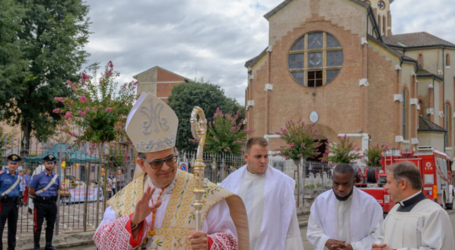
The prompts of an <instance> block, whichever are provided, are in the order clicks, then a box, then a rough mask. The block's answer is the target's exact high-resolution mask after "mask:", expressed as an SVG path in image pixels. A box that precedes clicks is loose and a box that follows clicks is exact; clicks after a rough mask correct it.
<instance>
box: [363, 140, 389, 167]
mask: <svg viewBox="0 0 455 250" xmlns="http://www.w3.org/2000/svg"><path fill="white" fill-rule="evenodd" d="M388 150H389V148H388V147H387V145H385V144H381V145H379V144H376V146H373V147H370V148H368V150H366V151H365V156H366V157H367V165H368V166H370V167H378V166H381V162H380V160H381V157H382V152H383V151H388Z"/></svg>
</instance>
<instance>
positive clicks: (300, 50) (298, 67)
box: [288, 32, 343, 87]
mask: <svg viewBox="0 0 455 250" xmlns="http://www.w3.org/2000/svg"><path fill="white" fill-rule="evenodd" d="M342 65H343V48H342V47H341V44H340V42H338V40H337V39H336V38H335V37H334V36H332V35H331V34H329V33H327V32H312V33H307V34H305V35H303V36H302V37H300V38H299V39H298V40H297V41H296V42H295V43H294V44H293V45H292V47H291V50H290V51H289V56H288V69H289V72H290V73H291V75H292V77H293V78H294V80H295V81H296V82H297V83H299V84H301V85H303V86H305V87H321V86H324V85H326V84H329V83H330V82H332V81H333V79H335V77H336V76H337V75H338V73H340V70H341V67H342Z"/></svg>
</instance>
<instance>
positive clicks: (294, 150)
mask: <svg viewBox="0 0 455 250" xmlns="http://www.w3.org/2000/svg"><path fill="white" fill-rule="evenodd" d="M316 132H317V131H316V129H315V128H314V126H313V125H305V123H304V122H303V121H302V119H301V118H300V119H299V120H298V121H297V122H294V121H292V120H289V121H288V122H287V123H286V125H285V127H284V128H281V131H279V132H275V133H276V134H277V135H279V136H280V137H281V139H283V140H284V141H285V142H286V144H287V145H286V146H282V147H280V148H279V149H277V151H279V155H281V156H283V157H285V158H286V159H293V160H298V159H301V158H304V159H307V158H311V157H315V156H317V155H318V147H319V146H320V145H321V142H320V141H319V140H317V139H316Z"/></svg>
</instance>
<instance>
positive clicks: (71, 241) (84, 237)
mask: <svg viewBox="0 0 455 250" xmlns="http://www.w3.org/2000/svg"><path fill="white" fill-rule="evenodd" d="M94 233H95V231H93V230H92V231H89V232H72V233H62V234H60V235H54V239H53V246H54V247H56V248H57V249H68V250H69V249H71V250H76V249H84V250H94V249H96V248H95V246H94V244H93V240H92V237H93V234H94ZM2 240H3V249H7V248H8V242H7V240H6V239H2ZM40 243H41V244H40V246H41V249H44V246H45V245H46V240H45V239H44V237H41V240H40ZM16 249H21V250H33V236H27V237H21V238H20V239H17V240H16Z"/></svg>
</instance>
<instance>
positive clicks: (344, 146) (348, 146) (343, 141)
mask: <svg viewBox="0 0 455 250" xmlns="http://www.w3.org/2000/svg"><path fill="white" fill-rule="evenodd" d="M338 139H339V141H340V142H339V143H336V142H329V141H327V146H326V151H325V153H324V155H323V157H322V161H326V162H333V163H347V164H349V163H352V162H353V161H354V160H357V159H361V158H363V156H362V155H361V154H360V148H357V149H356V148H355V145H354V143H353V142H351V141H349V137H347V136H346V135H345V136H338Z"/></svg>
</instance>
